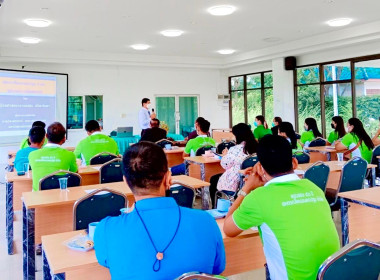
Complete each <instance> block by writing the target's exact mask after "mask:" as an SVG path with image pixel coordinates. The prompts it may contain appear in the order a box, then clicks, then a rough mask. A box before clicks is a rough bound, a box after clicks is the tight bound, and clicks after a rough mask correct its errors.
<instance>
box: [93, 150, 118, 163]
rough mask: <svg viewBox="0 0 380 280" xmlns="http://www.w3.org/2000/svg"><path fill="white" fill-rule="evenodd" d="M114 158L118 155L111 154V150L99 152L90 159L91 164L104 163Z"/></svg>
mask: <svg viewBox="0 0 380 280" xmlns="http://www.w3.org/2000/svg"><path fill="white" fill-rule="evenodd" d="M114 158H117V155H114V154H111V153H109V152H101V153H99V154H96V155H94V156H93V157H92V158H91V159H90V165H95V164H103V163H106V162H108V161H110V160H112V159H114Z"/></svg>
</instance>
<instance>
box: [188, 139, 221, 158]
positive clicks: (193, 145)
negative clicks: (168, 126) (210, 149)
mask: <svg viewBox="0 0 380 280" xmlns="http://www.w3.org/2000/svg"><path fill="white" fill-rule="evenodd" d="M207 145H210V146H215V140H214V139H212V138H211V137H203V136H198V137H196V138H194V139H191V140H189V142H187V144H186V147H185V154H190V153H191V151H193V152H194V153H195V152H196V151H197V150H198V149H199V148H201V147H203V146H207Z"/></svg>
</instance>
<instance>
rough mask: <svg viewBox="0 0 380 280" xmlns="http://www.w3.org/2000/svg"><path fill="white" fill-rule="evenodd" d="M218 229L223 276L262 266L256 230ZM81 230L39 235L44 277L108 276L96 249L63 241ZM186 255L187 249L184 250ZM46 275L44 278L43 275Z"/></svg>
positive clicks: (107, 277) (260, 247) (220, 224)
mask: <svg viewBox="0 0 380 280" xmlns="http://www.w3.org/2000/svg"><path fill="white" fill-rule="evenodd" d="M217 223H218V225H219V228H220V229H221V232H222V236H223V241H224V247H225V252H226V269H225V271H224V272H223V275H226V276H228V275H234V274H238V273H242V272H246V271H250V270H253V269H258V268H262V267H263V266H264V263H265V257H264V254H263V249H262V244H261V240H260V237H259V235H258V231H257V230H247V231H244V232H243V233H242V234H240V235H239V236H237V237H234V238H230V237H226V236H225V235H224V233H223V230H222V228H223V223H224V220H217ZM81 233H83V234H84V231H72V232H66V233H60V234H54V235H49V236H42V247H43V262H44V265H43V273H44V279H51V278H50V277H49V276H50V275H52V276H53V277H54V279H67V280H73V279H91V280H97V279H102V280H107V279H111V276H110V274H109V270H108V269H107V268H105V267H103V266H101V265H99V264H98V262H97V260H96V256H95V251H94V250H91V251H89V252H77V251H73V250H70V249H69V248H67V247H66V246H65V245H64V244H63V242H64V241H66V240H68V239H70V238H72V237H74V236H76V235H78V234H81ZM184 254H186V252H184ZM45 277H46V278H45Z"/></svg>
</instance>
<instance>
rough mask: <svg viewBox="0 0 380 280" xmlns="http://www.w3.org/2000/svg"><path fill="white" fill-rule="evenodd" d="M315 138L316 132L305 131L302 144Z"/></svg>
mask: <svg viewBox="0 0 380 280" xmlns="http://www.w3.org/2000/svg"><path fill="white" fill-rule="evenodd" d="M314 139H315V136H314V133H313V131H311V130H310V131H305V132H304V133H302V135H301V139H300V141H301V143H302V144H305V143H306V142H308V141H309V142H311V141H313V140H314Z"/></svg>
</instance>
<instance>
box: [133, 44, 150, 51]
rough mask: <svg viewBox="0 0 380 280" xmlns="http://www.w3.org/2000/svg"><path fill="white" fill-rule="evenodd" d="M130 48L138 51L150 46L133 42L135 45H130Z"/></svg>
mask: <svg viewBox="0 0 380 280" xmlns="http://www.w3.org/2000/svg"><path fill="white" fill-rule="evenodd" d="M131 48H132V49H135V50H138V51H143V50H147V49H149V48H150V46H149V45H145V44H135V45H132V46H131Z"/></svg>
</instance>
